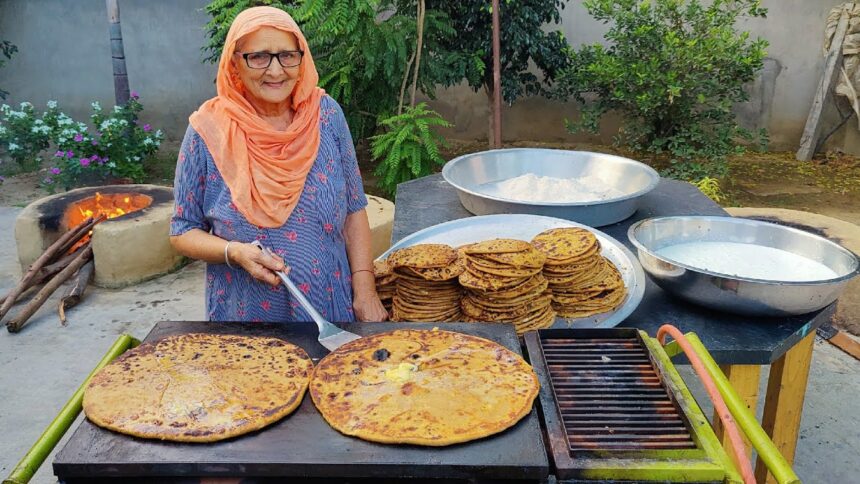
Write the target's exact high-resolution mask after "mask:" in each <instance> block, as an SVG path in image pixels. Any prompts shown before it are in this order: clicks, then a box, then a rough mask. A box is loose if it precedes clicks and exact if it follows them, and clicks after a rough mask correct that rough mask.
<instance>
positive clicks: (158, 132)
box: [155, 129, 164, 138]
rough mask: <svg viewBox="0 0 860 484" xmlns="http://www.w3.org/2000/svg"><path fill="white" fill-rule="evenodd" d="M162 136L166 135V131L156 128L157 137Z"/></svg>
mask: <svg viewBox="0 0 860 484" xmlns="http://www.w3.org/2000/svg"><path fill="white" fill-rule="evenodd" d="M162 136H164V133H162V132H161V130H160V129H157V130H155V137H156V138H161V137H162Z"/></svg>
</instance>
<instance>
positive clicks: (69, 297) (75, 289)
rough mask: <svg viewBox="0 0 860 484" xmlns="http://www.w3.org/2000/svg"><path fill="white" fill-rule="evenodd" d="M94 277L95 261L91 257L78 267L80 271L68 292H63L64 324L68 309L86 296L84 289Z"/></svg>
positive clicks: (61, 315)
mask: <svg viewBox="0 0 860 484" xmlns="http://www.w3.org/2000/svg"><path fill="white" fill-rule="evenodd" d="M92 278H93V261H92V259H90V260H89V262H87V263H86V264H84V266H83V267H81V268H80V269H78V272H77V273H76V274H75V276H74V278H73V280H72V284H71V285H70V286H69V287H67V288H66V292H64V293H63V297H62V298H61V299H60V307H59V313H60V323H62V324H63V326H65V325H66V309H69V308H73V307H75V306H77V305H78V303H79V302H81V298H82V297H83V296H84V291H86V290H87V286H88V285H89V283H90V280H92Z"/></svg>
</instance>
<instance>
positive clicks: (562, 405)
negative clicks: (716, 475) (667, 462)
mask: <svg viewBox="0 0 860 484" xmlns="http://www.w3.org/2000/svg"><path fill="white" fill-rule="evenodd" d="M540 343H541V347H542V350H543V356H544V360H545V362H546V365H547V370H548V373H549V377H550V381H551V384H552V389H553V393H554V395H555V401H556V405H557V406H558V410H559V414H560V415H561V419H562V422H563V427H564V431H565V433H566V434H567V442H568V445H569V449H568V450H569V452H570V453H571V455H573V452H576V451H616V450H617V451H624V450H645V449H655V450H670V449H695V448H696V444H695V442H694V441H693V438H692V436H691V435H690V430H689V429H688V427H687V424H686V423H685V421H684V418H683V417H682V416H681V412H680V410H679V408H678V405H677V403H676V402H675V400H674V399H673V398H672V397H670V395H669V392H668V391H667V390H666V387H665V386H664V384H663V382H662V381H661V379H660V376H659V374H658V373H657V370H656V369H655V367H654V365H653V363H652V362H651V358H650V357H649V355H648V352H647V350H646V348H645V346H644V345H643V343H642V342H641V340H639V339H638V338H635V337H632V338H582V339H579V338H552V337H547V336H545V335H542V336H541V338H540Z"/></svg>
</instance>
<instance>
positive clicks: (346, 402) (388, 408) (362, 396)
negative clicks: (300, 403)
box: [310, 330, 539, 446]
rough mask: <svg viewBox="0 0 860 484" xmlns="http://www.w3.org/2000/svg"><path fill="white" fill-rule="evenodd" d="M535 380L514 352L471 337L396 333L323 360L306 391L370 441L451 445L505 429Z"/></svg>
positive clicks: (332, 418) (330, 415)
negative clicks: (308, 389)
mask: <svg viewBox="0 0 860 484" xmlns="http://www.w3.org/2000/svg"><path fill="white" fill-rule="evenodd" d="M538 389H539V384H538V380H537V376H536V375H535V373H534V371H533V370H532V369H531V367H530V366H529V365H528V364H527V363H526V362H525V361H524V360H523V359H522V358H521V357H520V356H519V355H517V354H516V353H514V352H512V351H510V350H508V349H507V348H505V347H503V346H501V345H499V344H497V343H494V342H492V341H489V340H486V339H483V338H478V337H476V336H470V335H465V334H461V333H454V332H450V331H440V330H432V331H427V330H396V331H390V332H386V333H380V334H376V335H372V336H366V337H364V338H361V339H358V340H356V341H352V342H350V343H347V344H345V345H343V346H341V347H340V348H338V349H337V350H335V351H334V352H332V353H330V354H329V355H328V356H326V357H325V358H323V359H322V360H321V361H320V362H319V364H318V365H317V367H316V369H315V370H314V373H313V376H312V377H311V384H310V394H311V398H312V399H313V402H314V404H315V405H316V407H317V409H319V411H320V413H321V414H322V415H323V417H324V418H325V419H326V421H327V422H328V423H329V424H330V425H331V426H332V427H334V428H335V429H336V430H338V431H340V432H342V433H344V434H346V435H352V436H355V437H359V438H362V439H365V440H370V441H374V442H383V443H390V444H417V445H428V446H443V445H451V444H456V443H460V442H466V441H469V440H475V439H479V438H482V437H486V436H488V435H492V434H495V433H498V432H501V431H502V430H505V429H507V428H508V427H511V426H512V425H514V424H515V423H517V422H518V421H519V420H520V419H521V418H523V417H524V416H525V415H527V414H528V413H529V411H531V408H532V403H533V401H534V399H535V397H536V396H537V393H538Z"/></svg>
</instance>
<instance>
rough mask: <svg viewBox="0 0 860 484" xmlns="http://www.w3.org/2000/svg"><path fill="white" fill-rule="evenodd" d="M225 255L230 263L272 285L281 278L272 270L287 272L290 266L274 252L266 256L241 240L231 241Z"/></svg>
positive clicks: (257, 248)
mask: <svg viewBox="0 0 860 484" xmlns="http://www.w3.org/2000/svg"><path fill="white" fill-rule="evenodd" d="M227 257H229V258H230V262H231V263H232V264H238V265H239V266H241V267H242V268H243V269H245V270H246V271H247V272H248V274H251V276H252V277H253V278H254V279H257V280H258V281H260V282H265V283H266V284H271V285H272V286H277V285H278V284H280V283H281V279H280V278H279V277H278V276H277V275H276V274H275V272H274V271H284V272H286V273H287V274H289V272H290V268H289V267H287V266H286V264H284V259H282V258H280V257H278V256H277V255H275V254H272V255H271V256H268V255H266V254H264V253H263V251H262V250H260V248H259V247H256V246H253V245H251V244H244V243H241V242H233V243H231V244H230V247H229V248H228V249H227Z"/></svg>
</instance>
